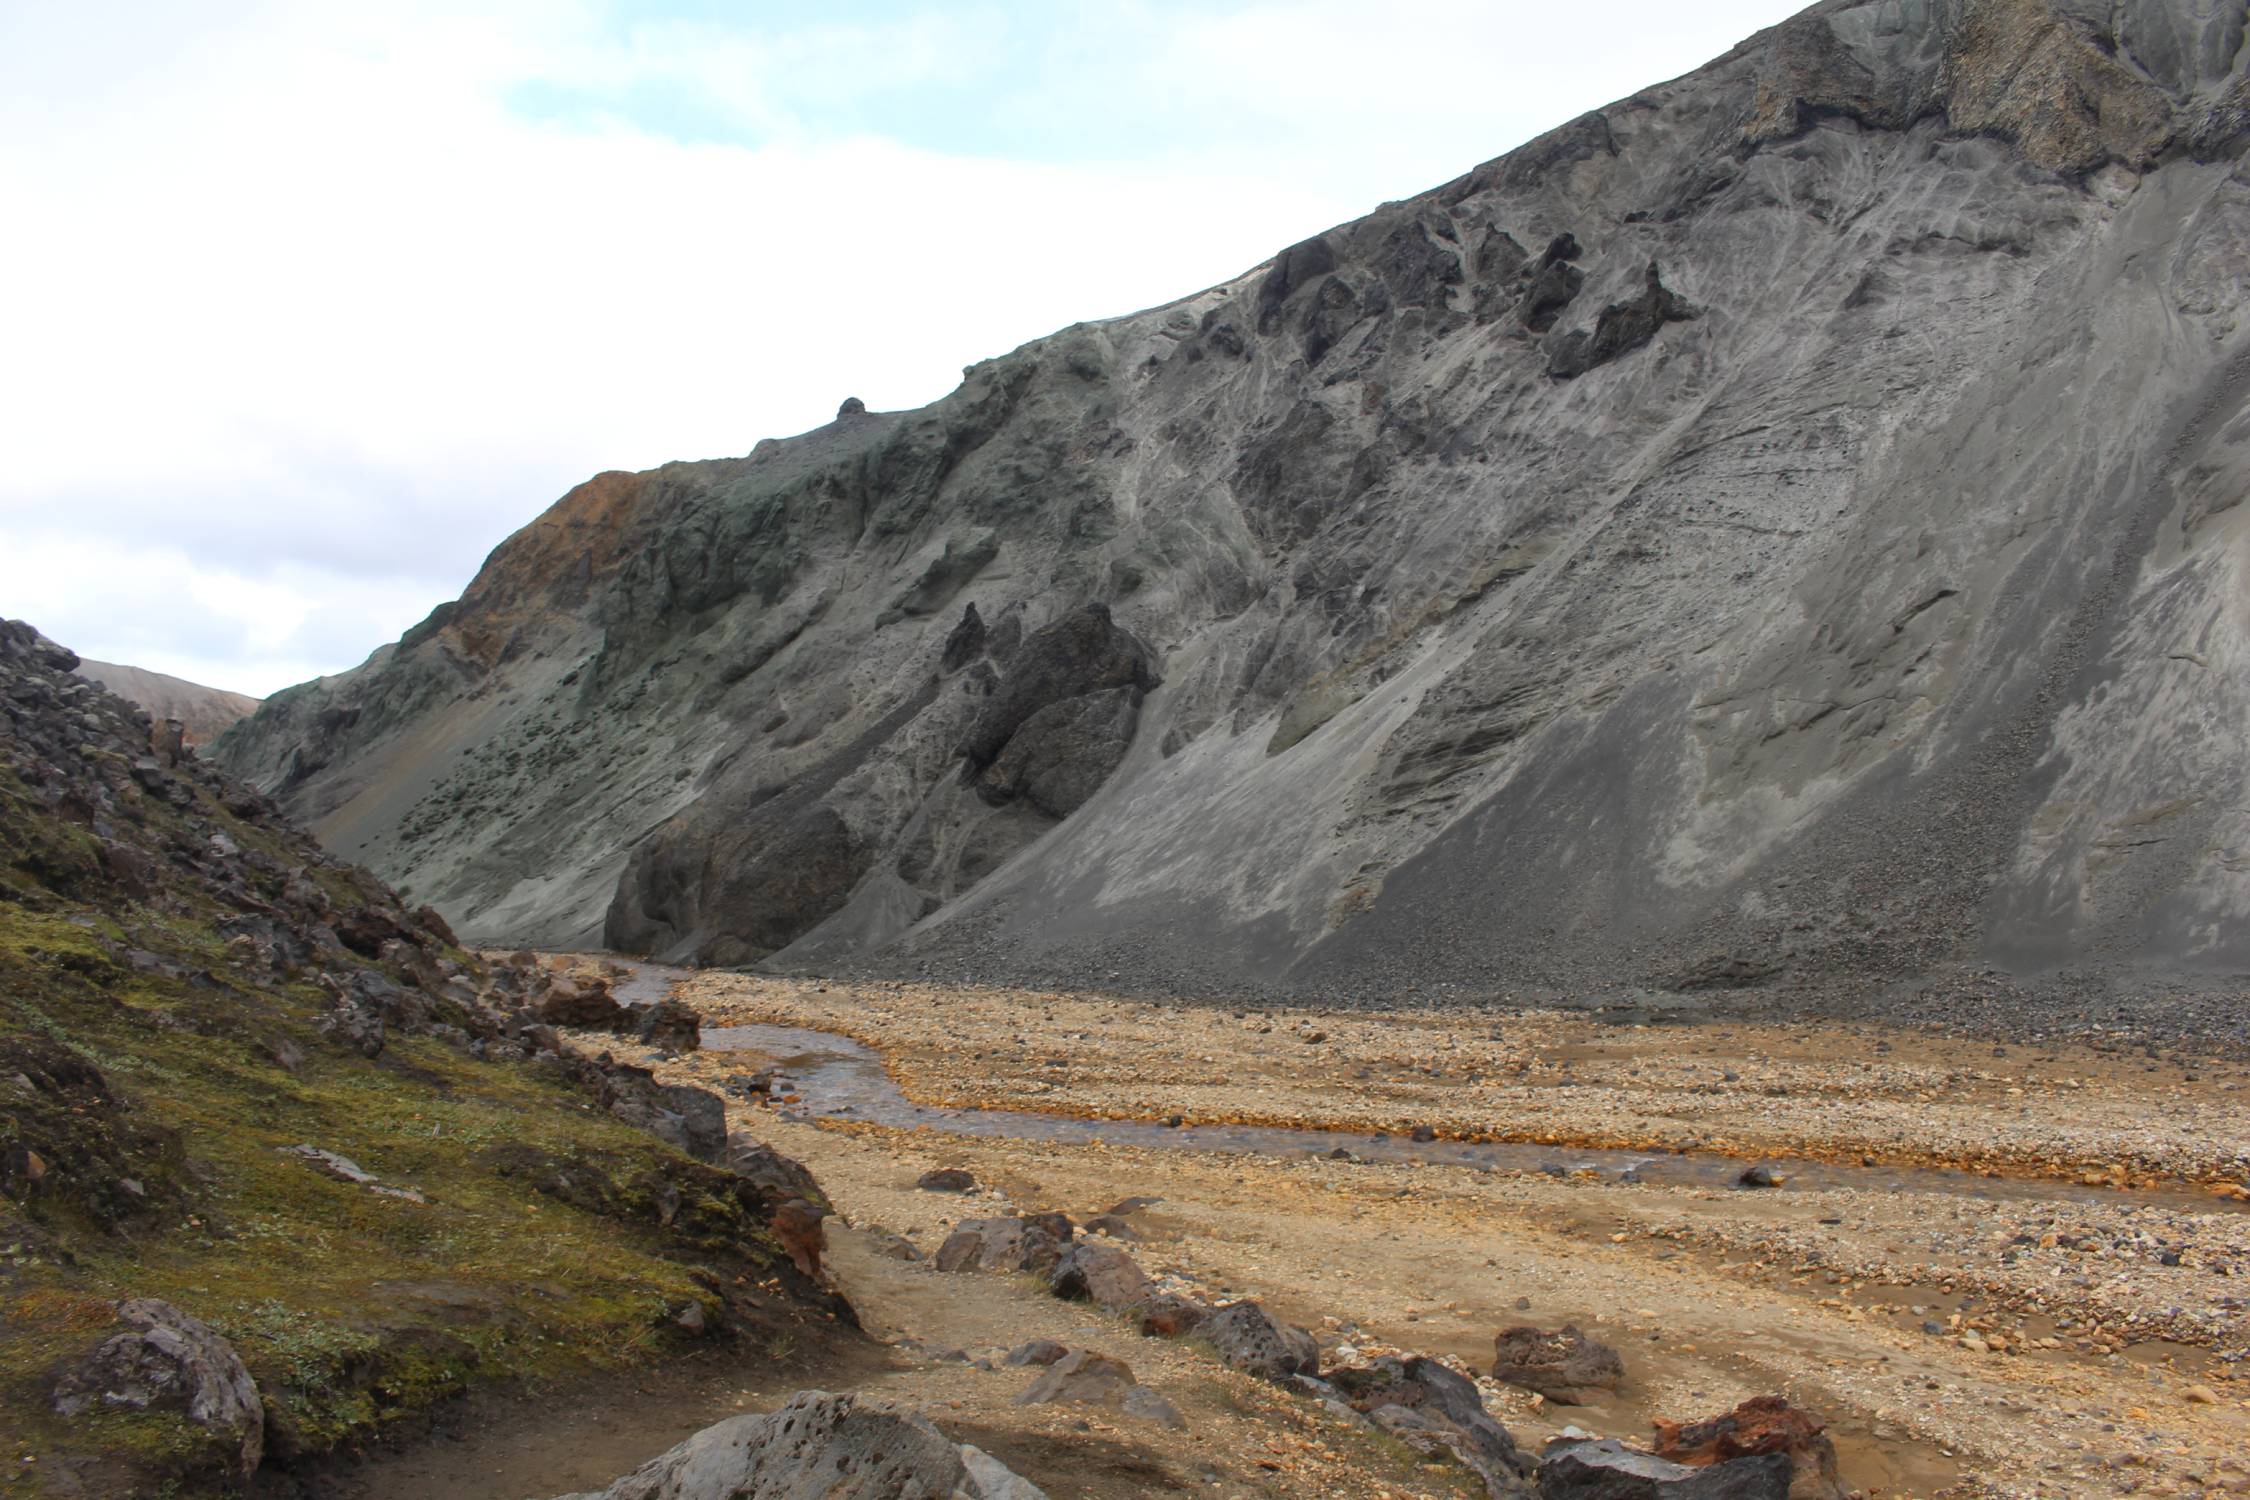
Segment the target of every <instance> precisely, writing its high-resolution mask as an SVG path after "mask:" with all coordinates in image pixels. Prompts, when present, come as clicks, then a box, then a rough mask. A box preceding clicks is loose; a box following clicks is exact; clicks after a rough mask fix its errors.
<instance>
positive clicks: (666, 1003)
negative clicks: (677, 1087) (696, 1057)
mask: <svg viewBox="0 0 2250 1500" xmlns="http://www.w3.org/2000/svg"><path fill="white" fill-rule="evenodd" d="M633 1035H634V1036H636V1037H638V1038H639V1039H640V1041H641V1043H642V1044H643V1045H644V1046H649V1047H657V1048H661V1049H662V1050H664V1051H666V1052H693V1051H695V1050H696V1049H697V1048H699V1047H701V1046H702V1045H703V1018H702V1017H701V1016H699V1015H697V1014H696V1013H695V1011H694V1009H693V1008H692V1007H690V1006H688V1005H685V1004H683V1003H681V1002H680V1001H678V1000H674V999H673V998H671V997H670V996H669V995H667V996H666V997H665V998H663V999H662V1000H659V1001H657V1002H656V1003H655V1004H654V1005H648V1006H643V1007H642V1008H641V1011H640V1014H639V1015H638V1016H637V1017H636V1018H635V1022H634V1026H633Z"/></svg>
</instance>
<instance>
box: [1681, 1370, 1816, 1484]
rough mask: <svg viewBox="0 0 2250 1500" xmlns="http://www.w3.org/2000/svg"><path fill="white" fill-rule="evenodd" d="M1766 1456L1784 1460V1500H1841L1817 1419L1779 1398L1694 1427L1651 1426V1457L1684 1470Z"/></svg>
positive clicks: (1753, 1401) (1764, 1399)
mask: <svg viewBox="0 0 2250 1500" xmlns="http://www.w3.org/2000/svg"><path fill="white" fill-rule="evenodd" d="M1770 1453H1779V1454H1783V1455H1785V1456H1786V1457H1787V1458H1788V1460H1789V1466H1790V1481H1789V1496H1790V1500H1845V1495H1846V1493H1847V1492H1846V1490H1845V1488H1844V1484H1843V1481H1842V1479H1841V1478H1839V1477H1838V1475H1837V1472H1836V1444H1835V1442H1834V1440H1832V1439H1831V1438H1830V1437H1829V1436H1828V1434H1827V1432H1826V1431H1825V1429H1824V1425H1823V1424H1822V1422H1821V1421H1820V1419H1819V1418H1818V1417H1815V1416H1813V1415H1812V1414H1811V1413H1810V1412H1807V1411H1802V1410H1799V1409H1798V1408H1796V1407H1793V1406H1791V1405H1790V1404H1789V1401H1788V1398H1786V1397H1783V1396H1754V1397H1752V1398H1751V1399H1750V1400H1748V1401H1745V1402H1743V1403H1742V1404H1741V1405H1740V1406H1737V1407H1736V1408H1735V1409H1734V1410H1732V1411H1729V1412H1722V1413H1721V1414H1719V1415H1718V1416H1716V1417H1707V1418H1705V1419H1704V1420H1702V1421H1700V1422H1668V1421H1665V1420H1664V1419H1663V1418H1661V1417H1659V1418H1658V1419H1657V1421H1656V1456H1657V1457H1658V1458H1664V1459H1670V1460H1671V1461H1672V1462H1674V1463H1680V1464H1690V1465H1710V1464H1725V1463H1729V1462H1731V1461H1733V1460H1735V1459H1738V1458H1756V1457H1760V1456H1763V1455H1765V1454H1770Z"/></svg>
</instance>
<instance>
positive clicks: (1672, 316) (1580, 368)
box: [1547, 260, 1695, 380]
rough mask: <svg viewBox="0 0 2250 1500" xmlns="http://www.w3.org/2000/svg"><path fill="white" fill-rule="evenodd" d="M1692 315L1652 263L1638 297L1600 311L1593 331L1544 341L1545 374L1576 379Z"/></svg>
mask: <svg viewBox="0 0 2250 1500" xmlns="http://www.w3.org/2000/svg"><path fill="white" fill-rule="evenodd" d="M1694 316H1695V309H1693V308H1691V307H1690V306H1688V304H1687V300H1686V299H1685V298H1683V297H1681V296H1680V295H1679V294H1678V293H1676V292H1674V291H1672V290H1671V289H1670V288H1669V287H1667V286H1665V285H1664V283H1663V281H1662V280H1661V279H1660V278H1659V276H1658V273H1657V268H1656V262H1655V261H1653V260H1652V261H1650V262H1649V263H1648V270H1647V271H1646V272H1644V273H1643V274H1642V277H1641V290H1640V295H1639V296H1637V297H1633V298H1631V299H1630V300H1628V301H1624V302H1612V303H1611V304H1609V306H1607V307H1605V308H1603V309H1602V311H1601V316H1600V317H1599V318H1597V319H1595V320H1594V330H1593V332H1591V333H1587V332H1585V331H1584V330H1579V331H1577V332H1573V333H1566V334H1563V335H1561V336H1560V337H1558V338H1553V339H1550V340H1548V341H1547V373H1548V374H1550V375H1552V376H1554V377H1555V378H1556V379H1557V380H1575V379H1577V378H1578V377H1579V376H1581V375H1583V374H1585V373H1586V372H1587V371H1588V370H1591V369H1593V368H1594V367H1595V366H1597V365H1606V364H1608V363H1609V362H1610V361H1611V360H1613V359H1616V358H1617V357H1619V356H1620V355H1624V354H1630V353H1631V352H1632V351H1633V350H1635V349H1638V348H1640V347H1641V345H1643V344H1645V343H1647V342H1648V341H1649V340H1650V339H1653V338H1655V337H1656V331H1657V330H1658V329H1659V328H1662V327H1663V326H1664V325H1665V324H1667V323H1684V322H1686V321H1687V320H1688V319H1690V318H1692V317H1694Z"/></svg>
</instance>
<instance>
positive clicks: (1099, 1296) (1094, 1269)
mask: <svg viewBox="0 0 2250 1500" xmlns="http://www.w3.org/2000/svg"><path fill="white" fill-rule="evenodd" d="M1047 1286H1048V1288H1049V1290H1051V1291H1053V1292H1054V1294H1055V1295H1056V1296H1058V1297H1061V1298H1063V1299H1064V1300H1066V1301H1084V1302H1091V1303H1093V1304H1094V1305H1095V1306H1096V1307H1098V1308H1100V1309H1101V1310H1102V1311H1103V1312H1123V1311H1124V1310H1125V1309H1126V1308H1128V1307H1131V1306H1132V1305H1133V1304H1134V1303H1136V1302H1139V1301H1140V1300H1141V1299H1142V1298H1144V1297H1146V1296H1147V1295H1148V1277H1147V1275H1146V1274H1145V1273H1143V1272H1142V1270H1141V1268H1140V1266H1139V1264H1138V1263H1137V1262H1135V1261H1134V1259H1133V1257H1131V1256H1130V1255H1127V1254H1126V1253H1125V1252H1124V1251H1122V1250H1119V1249H1117V1248H1116V1247H1115V1246H1112V1245H1090V1244H1087V1243H1085V1242H1084V1241H1080V1242H1079V1243H1077V1244H1074V1245H1072V1246H1070V1247H1069V1248H1068V1249H1066V1250H1064V1251H1063V1252H1062V1254H1061V1255H1060V1256H1059V1257H1057V1258H1056V1260H1055V1268H1054V1269H1053V1270H1052V1271H1050V1272H1049V1273H1048V1275H1047Z"/></svg>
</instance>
